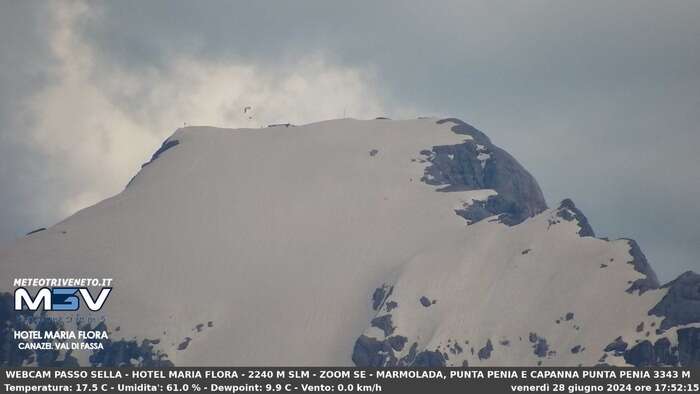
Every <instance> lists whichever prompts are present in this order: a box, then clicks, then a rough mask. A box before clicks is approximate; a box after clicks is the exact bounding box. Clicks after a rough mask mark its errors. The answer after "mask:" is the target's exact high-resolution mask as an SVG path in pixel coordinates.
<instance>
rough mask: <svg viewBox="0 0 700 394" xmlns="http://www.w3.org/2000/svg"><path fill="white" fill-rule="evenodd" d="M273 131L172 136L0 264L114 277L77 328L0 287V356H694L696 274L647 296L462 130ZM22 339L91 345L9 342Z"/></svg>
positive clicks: (608, 253)
mask: <svg viewBox="0 0 700 394" xmlns="http://www.w3.org/2000/svg"><path fill="white" fill-rule="evenodd" d="M284 126H286V127H271V128H266V129H241V130H229V129H216V128H208V127H190V128H185V129H180V130H178V131H177V132H175V134H173V136H171V137H170V138H169V139H168V140H166V141H165V142H164V143H163V145H162V147H161V148H160V149H159V150H158V151H157V152H156V153H155V154H154V155H153V157H152V158H151V159H150V161H148V163H146V164H144V166H143V168H142V170H141V171H140V172H139V174H137V175H136V176H135V177H134V178H133V179H132V180H131V182H130V183H129V185H128V187H127V188H126V189H125V190H124V191H123V192H122V193H121V194H119V195H117V196H114V197H112V198H110V199H107V200H105V201H103V202H101V203H99V204H97V205H95V206H93V207H89V208H86V209H85V210H83V211H81V212H78V213H77V214H75V215H74V216H72V217H70V218H68V219H66V220H65V221H63V222H61V223H59V224H57V225H55V226H53V227H50V228H48V229H46V230H44V231H40V232H36V233H33V234H31V235H28V236H27V237H26V238H24V239H22V240H19V241H18V242H17V243H16V244H15V245H13V246H11V247H9V248H6V249H3V250H0V277H4V278H9V279H8V280H9V281H11V279H12V278H26V277H41V278H43V277H109V278H114V290H113V294H112V295H111V296H110V297H111V298H110V299H109V301H108V302H107V304H106V306H105V308H104V310H103V311H101V312H100V314H99V316H97V315H96V314H94V313H89V312H88V315H90V316H91V317H93V318H99V320H98V321H95V322H91V323H80V324H82V325H78V323H76V322H75V320H72V319H71V318H72V317H73V316H70V315H68V314H66V313H65V312H64V313H61V312H48V313H45V314H40V315H39V314H32V313H29V312H15V311H13V310H12V302H11V301H12V296H11V292H12V290H13V289H12V288H11V282H6V283H4V284H0V290H5V293H4V294H2V295H1V296H0V320H2V327H3V330H2V331H1V332H0V334H1V335H0V337H1V338H0V348H1V349H2V353H1V355H0V361H1V362H2V364H3V365H53V366H73V365H98V366H124V365H141V366H167V365H173V364H174V365H357V366H397V365H399V366H441V365H451V366H462V365H470V366H485V365H572V366H576V365H597V364H610V365H635V366H647V365H683V366H697V365H698V363H700V279H699V278H700V276H698V275H697V274H694V273H686V274H683V275H681V276H680V277H679V278H678V279H676V280H675V281H672V282H670V283H668V284H666V285H663V286H661V285H660V284H659V283H658V280H657V278H656V275H655V274H654V272H653V270H652V268H651V265H650V264H649V263H648V262H647V260H646V258H645V256H644V254H643V252H642V250H641V248H640V247H639V245H637V244H636V243H635V242H634V241H632V240H628V239H618V240H607V239H599V238H596V237H595V232H594V230H593V227H592V225H591V224H590V223H589V221H588V220H587V218H586V217H585V215H584V214H583V212H581V211H580V210H579V209H578V208H577V207H576V206H575V204H574V203H573V201H571V200H564V201H562V202H560V203H559V204H556V205H555V206H554V207H553V208H548V207H547V205H546V203H545V200H544V197H543V195H542V192H541V190H540V188H539V186H538V185H537V182H536V181H535V179H534V178H533V177H532V176H531V175H530V174H529V173H528V172H527V171H526V170H525V169H524V168H523V167H522V166H521V165H520V164H519V163H518V162H517V161H516V160H515V159H514V158H513V157H512V156H510V155H509V154H508V153H507V152H505V151H503V150H502V149H500V148H498V147H497V146H496V145H494V144H493V143H492V142H491V141H490V139H489V138H488V137H487V136H486V135H485V134H483V133H482V132H480V131H478V130H477V129H475V128H474V127H472V126H470V125H468V124H466V123H464V122H462V121H460V120H458V119H442V120H438V119H417V120H408V121H391V120H385V119H377V120H371V121H358V120H350V119H344V120H334V121H326V122H320V123H314V124H310V125H306V126H300V127H293V126H291V125H284ZM81 313H85V312H84V311H81ZM37 327H42V328H47V329H51V330H54V329H58V328H62V329H78V328H79V329H86V330H107V331H109V332H110V338H109V339H107V340H103V345H104V346H103V347H104V349H103V350H100V351H83V352H62V351H53V352H45V351H19V350H17V349H18V348H17V342H18V341H17V340H15V339H13V338H12V337H11V332H12V330H13V329H37Z"/></svg>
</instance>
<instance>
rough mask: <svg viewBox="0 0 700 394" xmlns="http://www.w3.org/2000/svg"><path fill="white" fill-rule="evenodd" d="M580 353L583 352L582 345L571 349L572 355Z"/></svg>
mask: <svg viewBox="0 0 700 394" xmlns="http://www.w3.org/2000/svg"><path fill="white" fill-rule="evenodd" d="M580 351H581V345H576V346H574V347H572V348H571V353H573V354H577V353H579V352H580Z"/></svg>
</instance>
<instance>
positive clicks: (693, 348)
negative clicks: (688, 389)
mask: <svg viewBox="0 0 700 394" xmlns="http://www.w3.org/2000/svg"><path fill="white" fill-rule="evenodd" d="M676 335H677V337H678V346H672V344H671V341H670V340H669V339H668V338H660V339H659V340H657V341H656V342H655V343H653V344H652V343H651V342H650V341H643V342H640V343H638V344H637V345H635V346H634V347H632V348H631V349H629V350H627V351H626V352H625V353H624V357H625V361H626V362H627V363H628V364H631V365H634V366H635V367H662V366H681V367H698V366H700V328H697V327H688V328H681V329H679V330H678V331H677V334H676Z"/></svg>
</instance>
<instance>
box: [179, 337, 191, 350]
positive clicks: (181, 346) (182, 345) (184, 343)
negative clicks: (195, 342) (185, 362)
mask: <svg viewBox="0 0 700 394" xmlns="http://www.w3.org/2000/svg"><path fill="white" fill-rule="evenodd" d="M191 340H192V338H190V337H185V339H184V340H183V341H182V342H180V344H179V345H177V350H185V349H187V346H189V344H190V341H191Z"/></svg>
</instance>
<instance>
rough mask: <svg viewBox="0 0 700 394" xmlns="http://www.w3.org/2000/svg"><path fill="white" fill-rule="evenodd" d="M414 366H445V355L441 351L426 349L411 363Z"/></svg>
mask: <svg viewBox="0 0 700 394" xmlns="http://www.w3.org/2000/svg"><path fill="white" fill-rule="evenodd" d="M411 366H413V367H430V368H434V367H444V366H445V356H444V355H443V354H442V353H440V352H432V351H429V350H424V351H422V352H420V353H418V355H416V359H415V361H414V362H413V364H412V365H411Z"/></svg>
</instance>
